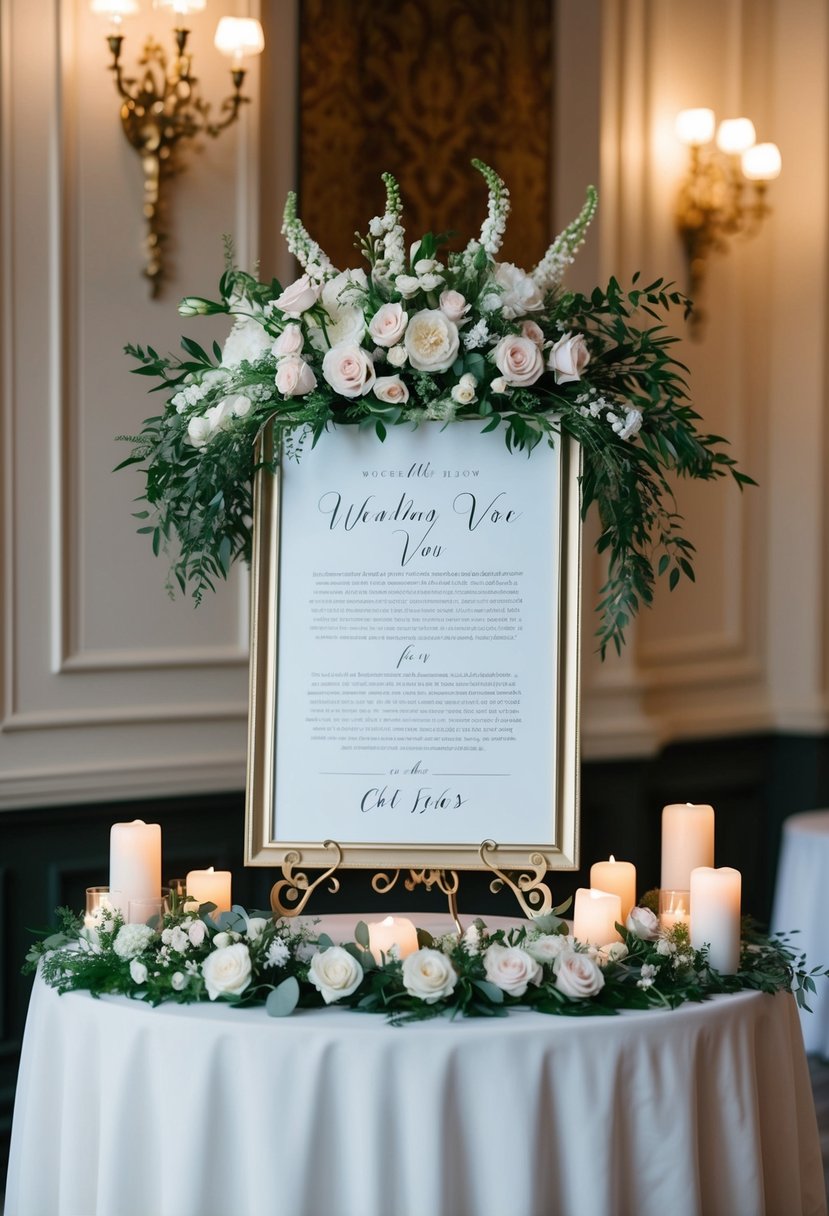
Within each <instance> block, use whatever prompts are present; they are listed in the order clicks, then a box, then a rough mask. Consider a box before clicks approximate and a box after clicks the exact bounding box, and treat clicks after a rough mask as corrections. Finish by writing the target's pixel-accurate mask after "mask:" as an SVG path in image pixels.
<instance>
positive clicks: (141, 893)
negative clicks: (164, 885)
mask: <svg viewBox="0 0 829 1216" xmlns="http://www.w3.org/2000/svg"><path fill="white" fill-rule="evenodd" d="M109 887H110V890H111V891H112V892H116V891H117V892H119V893H120V894H119V896H118V897H116V898H115V899H114V901H113V902H115V903H117V905H118V908H119V910H120V911H121V912H123V914H124V916H125V917H126V916H128V914H129V905H130V900H140V899H159V898H160V897H161V827H160V825H159V824H157V823H144V821H143V819H134V820H133V821H132V823H114V824H113V825H112V828H111V830H110V834H109Z"/></svg>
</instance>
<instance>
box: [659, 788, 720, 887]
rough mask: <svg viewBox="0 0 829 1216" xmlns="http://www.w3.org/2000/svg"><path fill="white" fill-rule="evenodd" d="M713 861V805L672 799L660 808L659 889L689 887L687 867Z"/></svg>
mask: <svg viewBox="0 0 829 1216" xmlns="http://www.w3.org/2000/svg"><path fill="white" fill-rule="evenodd" d="M713 864H714V808H713V807H711V806H704V805H699V806H695V805H694V804H693V803H691V802H684V803H683V802H680V803H673V804H672V805H671V806H666V807H665V808H664V809H663V811H662V881H661V883H660V884H659V885H660V886H661V887H662V889H663V890H669V891H689V890H690V888H691V871H692V870H695V869H696V868H697V867H698V866H713Z"/></svg>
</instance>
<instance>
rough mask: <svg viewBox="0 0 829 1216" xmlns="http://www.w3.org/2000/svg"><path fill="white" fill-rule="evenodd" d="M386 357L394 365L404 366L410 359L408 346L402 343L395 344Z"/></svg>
mask: <svg viewBox="0 0 829 1216" xmlns="http://www.w3.org/2000/svg"><path fill="white" fill-rule="evenodd" d="M386 359H387V360H388V362H389V363H390V364H391V366H392V367H403V366H404V364H406V363H407V362H408V360H409V356H408V354H407V353H406V347H405V346H402V345H398V346H393V347H392V348H391V350H390V351H389V353H388V355H387V356H386Z"/></svg>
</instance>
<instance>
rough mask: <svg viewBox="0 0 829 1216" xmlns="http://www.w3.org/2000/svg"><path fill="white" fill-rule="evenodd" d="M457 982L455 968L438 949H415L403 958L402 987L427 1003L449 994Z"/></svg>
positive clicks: (441, 998)
mask: <svg viewBox="0 0 829 1216" xmlns="http://www.w3.org/2000/svg"><path fill="white" fill-rule="evenodd" d="M457 982H458V977H457V974H456V973H455V968H454V967H453V966H452V964H451V962H450V961H449V959H448V958H447V957H446V955H445V954H441V952H440V950H429V949H426V948H424V949H422V950H415V951H414V953H413V954H410V955H409V956H408V957H407V958H405V959H404V960H403V987H404V988H405V989H406V991H407V992H408V994H409V996H416V997H419V998H420V1000H421V1001H424V1002H425V1003H426V1004H427V1005H434V1004H435V1002H436V1001H442V1000H443V999H444V997H447V996H449V995H450V993H451V992H452V991H453V990H454V987H455V984H456V983H457Z"/></svg>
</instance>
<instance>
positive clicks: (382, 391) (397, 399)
mask: <svg viewBox="0 0 829 1216" xmlns="http://www.w3.org/2000/svg"><path fill="white" fill-rule="evenodd" d="M374 396H375V397H377V399H378V400H379V401H385V402H387V403H388V404H389V405H404V404H405V403H406V402H407V401H408V400H409V390H408V389H407V388H406V385H405V384H404V383H403V381H402V380H401V379H400V377H399V376H378V377H377V379H376V380H375V381H374Z"/></svg>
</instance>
